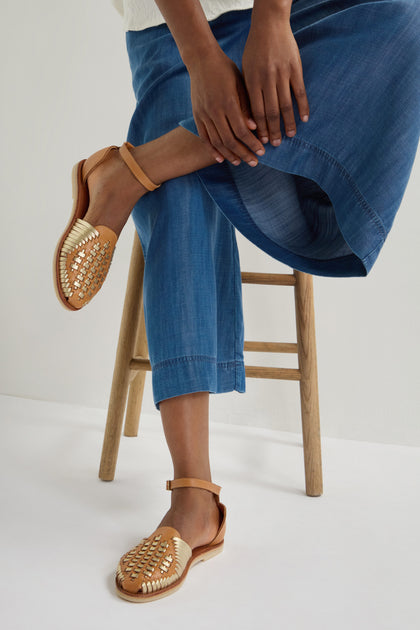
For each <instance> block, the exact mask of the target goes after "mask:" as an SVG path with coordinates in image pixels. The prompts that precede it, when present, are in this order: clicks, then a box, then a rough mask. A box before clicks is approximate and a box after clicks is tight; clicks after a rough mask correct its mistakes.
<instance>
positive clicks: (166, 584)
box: [115, 477, 226, 602]
mask: <svg viewBox="0 0 420 630" xmlns="http://www.w3.org/2000/svg"><path fill="white" fill-rule="evenodd" d="M183 487H190V488H201V489H203V490H208V491H209V492H212V493H213V494H214V495H215V496H216V502H217V506H218V508H219V512H220V524H219V529H218V531H217V534H216V536H215V537H214V538H213V540H212V541H211V542H210V543H208V544H207V545H202V546H200V547H195V548H194V549H191V547H190V546H189V544H188V543H186V542H185V540H182V538H181V536H180V534H179V532H178V531H177V530H176V529H175V528H174V527H168V526H161V527H158V528H157V529H156V530H155V531H154V532H153V533H152V534H151V535H150V536H149V537H148V538H143V539H142V540H141V541H140V542H139V543H138V545H136V546H135V547H134V548H133V549H131V550H130V551H128V552H127V553H126V554H124V555H123V556H122V557H121V559H120V562H119V564H118V568H117V572H116V576H115V584H116V590H117V594H118V595H119V596H120V597H122V598H123V599H127V600H128V601H131V602H150V601H152V600H154V599H160V598H161V597H166V596H167V595H171V593H173V592H174V591H176V590H178V589H179V588H180V587H181V586H182V583H183V581H184V580H185V578H186V576H187V573H188V571H189V569H190V568H191V567H192V566H194V564H196V563H197V562H201V561H202V560H209V559H210V558H213V556H216V555H217V554H218V553H220V552H221V551H223V544H224V537H225V531H226V507H225V506H224V505H223V503H220V501H219V493H220V490H221V488H220V486H217V485H216V484H214V483H211V482H210V481H204V480H202V479H194V478H190V477H183V478H180V479H174V480H173V481H167V482H166V489H167V490H172V489H174V488H183Z"/></svg>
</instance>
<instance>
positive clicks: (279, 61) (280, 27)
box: [242, 14, 309, 146]
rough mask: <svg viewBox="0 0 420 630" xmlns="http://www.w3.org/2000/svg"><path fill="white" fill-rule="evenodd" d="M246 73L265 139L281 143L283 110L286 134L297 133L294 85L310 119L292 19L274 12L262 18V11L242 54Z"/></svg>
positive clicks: (255, 115)
mask: <svg viewBox="0 0 420 630" xmlns="http://www.w3.org/2000/svg"><path fill="white" fill-rule="evenodd" d="M242 74H243V77H244V80H245V85H246V87H247V92H248V96H249V101H250V107H251V112H252V117H253V119H254V120H255V122H256V123H257V134H258V136H259V138H260V139H261V141H262V142H263V143H266V142H268V140H270V141H271V143H272V144H273V145H274V146H277V145H279V144H280V142H281V137H282V136H281V132H280V112H281V114H282V116H283V120H284V125H285V130H286V135H288V136H294V135H295V133H296V124H295V118H294V114H293V105H292V96H291V88H292V90H293V92H294V95H295V98H296V101H297V105H298V109H299V114H300V117H301V119H302V120H303V121H304V122H306V121H307V120H308V118H309V104H308V99H307V96H306V89H305V85H304V82H303V72H302V62H301V59H300V54H299V49H298V46H297V43H296V40H295V38H294V35H293V32H292V29H291V27H290V21H289V19H284V18H281V19H276V18H275V17H274V18H273V16H272V15H271V16H270V19H265V17H264V18H262V19H261V14H260V15H259V16H258V18H256V19H253V21H252V22H251V27H250V30H249V34H248V39H247V41H246V44H245V48H244V52H243V55H242ZM306 116H307V117H308V118H305V117H306Z"/></svg>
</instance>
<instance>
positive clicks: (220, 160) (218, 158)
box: [216, 157, 224, 162]
mask: <svg viewBox="0 0 420 630" xmlns="http://www.w3.org/2000/svg"><path fill="white" fill-rule="evenodd" d="M216 160H217V161H218V162H223V160H224V158H221V157H217V158H216Z"/></svg>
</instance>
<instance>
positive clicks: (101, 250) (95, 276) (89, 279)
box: [59, 219, 115, 304]
mask: <svg viewBox="0 0 420 630" xmlns="http://www.w3.org/2000/svg"><path fill="white" fill-rule="evenodd" d="M99 236H100V233H99V232H98V230H96V228H94V227H93V226H92V225H90V223H88V222H87V221H84V220H83V219H77V220H76V223H75V224H74V225H73V227H72V229H71V231H70V233H69V234H68V236H67V238H66V239H65V241H64V244H63V247H62V249H61V251H60V260H59V265H60V281H61V287H62V291H63V293H64V295H65V296H66V297H67V298H69V297H71V296H72V295H73V293H74V292H75V291H77V294H78V297H79V299H84V298H85V297H87V300H85V304H86V303H87V302H88V301H89V300H90V299H91V298H92V297H93V295H95V294H96V293H97V291H98V290H99V289H100V287H101V286H102V284H103V283H104V281H105V278H106V275H107V273H108V271H109V268H110V265H111V261H112V257H113V254H114V251H115V247H114V248H113V250H112V252H111V253H107V250H108V249H109V248H110V247H111V241H109V240H107V241H105V242H104V243H102V244H101V243H100V242H96V243H93V244H92V245H88V247H87V248H83V245H84V243H87V242H88V241H92V239H98V237H99ZM81 248H82V249H81ZM71 254H73V257H72V259H71V263H72V264H71V265H70V269H71V270H72V271H74V272H75V273H74V275H73V274H70V275H72V280H70V278H69V274H68V271H67V266H66V265H67V261H68V256H69V255H71ZM69 262H70V261H69ZM77 272H78V273H77Z"/></svg>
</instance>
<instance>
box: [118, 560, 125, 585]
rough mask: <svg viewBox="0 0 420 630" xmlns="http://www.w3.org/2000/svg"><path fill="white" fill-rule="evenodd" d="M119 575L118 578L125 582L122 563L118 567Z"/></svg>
mask: <svg viewBox="0 0 420 630" xmlns="http://www.w3.org/2000/svg"><path fill="white" fill-rule="evenodd" d="M117 575H118V579H119V580H120V582H124V580H125V575H124V573H123V572H122V571H121V564H119V565H118V568H117Z"/></svg>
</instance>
